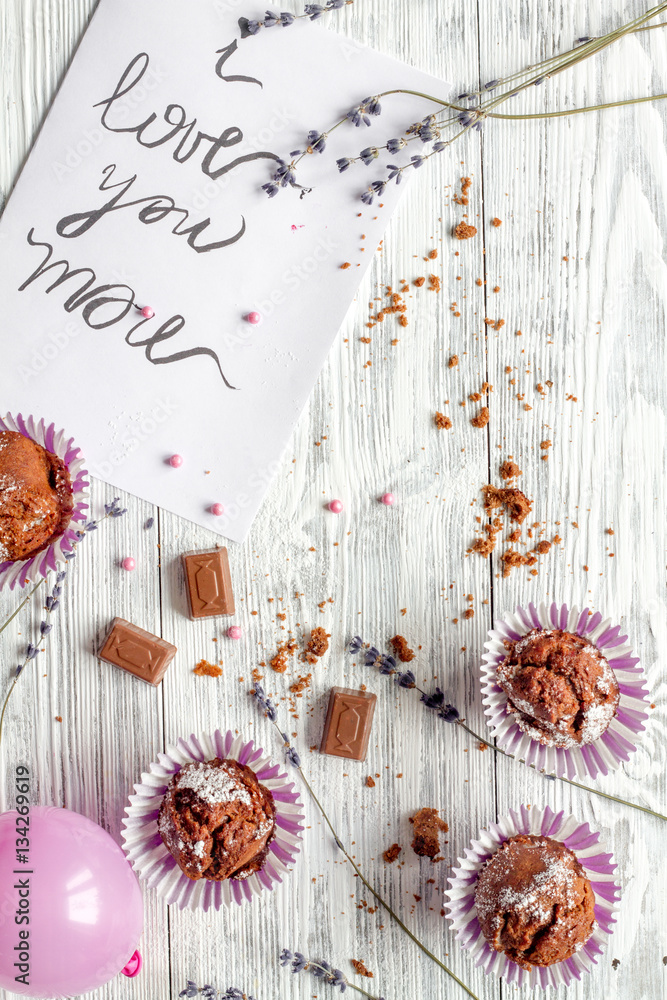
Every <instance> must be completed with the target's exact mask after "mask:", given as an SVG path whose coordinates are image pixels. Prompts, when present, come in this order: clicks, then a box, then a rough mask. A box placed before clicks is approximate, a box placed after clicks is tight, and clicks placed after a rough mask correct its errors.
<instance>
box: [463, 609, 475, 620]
mask: <svg viewBox="0 0 667 1000" xmlns="http://www.w3.org/2000/svg"><path fill="white" fill-rule="evenodd" d="M463 617H464V618H474V617H475V612H474V611H473V609H472V608H466V610H465V611H464V612H463Z"/></svg>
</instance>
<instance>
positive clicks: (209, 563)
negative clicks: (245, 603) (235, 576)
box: [183, 548, 235, 619]
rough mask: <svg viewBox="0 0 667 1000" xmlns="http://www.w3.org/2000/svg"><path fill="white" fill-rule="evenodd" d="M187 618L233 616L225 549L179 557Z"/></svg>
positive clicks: (232, 597) (230, 581)
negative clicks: (185, 589)
mask: <svg viewBox="0 0 667 1000" xmlns="http://www.w3.org/2000/svg"><path fill="white" fill-rule="evenodd" d="M183 569H184V570H185V582H186V585H187V591H188V603H189V607H190V617H191V618H193V619H196V618H212V617H213V616H214V615H233V614H234V611H235V607H234V592H233V590H232V577H231V574H230V571H229V556H228V554H227V549H224V548H220V549H213V550H212V551H211V552H188V553H187V554H186V555H184V556H183Z"/></svg>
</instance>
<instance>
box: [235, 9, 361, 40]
mask: <svg viewBox="0 0 667 1000" xmlns="http://www.w3.org/2000/svg"><path fill="white" fill-rule="evenodd" d="M353 2H354V0H326V3H324V4H320V3H307V4H306V6H305V7H304V11H303V14H291V13H290V12H289V11H281V12H280V14H274V13H273V11H270V10H267V12H266V13H265V15H264V20H263V21H257V20H249V19H248V18H247V17H240V18H239V28H240V29H241V38H248V36H249V35H256V34H258V32H259V31H261V29H262V28H275V27H277V26H280V27H281V28H289V27H290V25H292V24H294V22H295V21H300V20H302V19H303V18H308V20H310V21H317V20H318V19H319V18H320V17H322V15H323V14H328V13H329V11H332V10H340V8H341V7H345V6H347V4H350V3H353Z"/></svg>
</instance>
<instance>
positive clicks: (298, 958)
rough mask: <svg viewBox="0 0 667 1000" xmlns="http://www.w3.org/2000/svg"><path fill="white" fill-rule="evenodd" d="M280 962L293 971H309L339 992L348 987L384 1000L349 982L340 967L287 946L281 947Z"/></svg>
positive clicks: (375, 999)
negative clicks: (305, 955) (289, 948)
mask: <svg viewBox="0 0 667 1000" xmlns="http://www.w3.org/2000/svg"><path fill="white" fill-rule="evenodd" d="M280 964H281V965H282V966H283V967H285V966H289V967H290V970H291V971H292V972H293V973H299V972H309V973H310V974H311V976H314V977H315V978H316V979H320V980H321V981H322V982H324V983H328V984H329V986H333V987H334V989H339V990H340V991H341V993H344V992H345V990H347V989H348V988H349V989H351V990H356V991H357V993H361V994H362V996H365V997H370V1000H384V998H383V997H376V996H375V995H374V994H373V993H369V992H368V990H365V989H364V988H363V987H362V986H357V984H356V983H352V982H350V980H349V979H348V978H347V976H345V975H344V973H342V972H341V970H340V969H334V968H333V966H331V965H329V963H328V962H325V961H323V960H322V959H319V960H317V961H316V960H315V959H312V958H305V957H304V956H303V955H302V954H301V952H300V951H295V952H294V953H292V952H291V951H289V950H288V949H287V948H283V950H282V952H281V953H280Z"/></svg>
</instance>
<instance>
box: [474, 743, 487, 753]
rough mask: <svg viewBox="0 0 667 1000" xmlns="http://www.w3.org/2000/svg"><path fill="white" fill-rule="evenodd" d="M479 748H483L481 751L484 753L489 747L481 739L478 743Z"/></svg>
mask: <svg viewBox="0 0 667 1000" xmlns="http://www.w3.org/2000/svg"><path fill="white" fill-rule="evenodd" d="M477 749H478V750H481V752H482V753H484V751H485V750H488V747H487V745H486V743H482V741H481V740H480V741H479V743H478V744H477Z"/></svg>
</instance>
